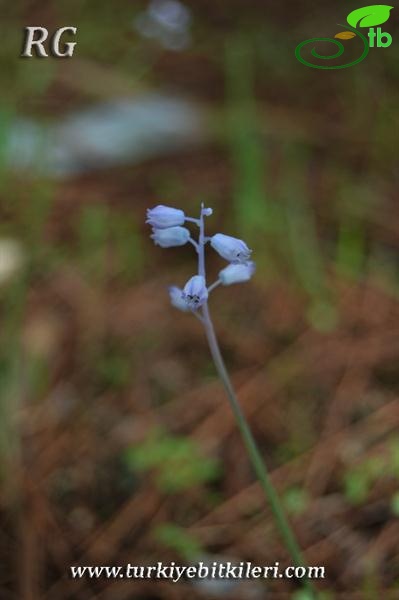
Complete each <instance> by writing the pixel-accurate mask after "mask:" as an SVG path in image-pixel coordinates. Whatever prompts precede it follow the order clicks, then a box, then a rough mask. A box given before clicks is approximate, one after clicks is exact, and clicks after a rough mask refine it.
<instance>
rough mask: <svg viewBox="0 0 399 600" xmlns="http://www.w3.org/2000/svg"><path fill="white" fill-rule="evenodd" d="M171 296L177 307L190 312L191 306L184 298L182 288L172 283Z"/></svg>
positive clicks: (171, 300)
mask: <svg viewBox="0 0 399 600" xmlns="http://www.w3.org/2000/svg"><path fill="white" fill-rule="evenodd" d="M169 297H170V302H171V304H172V305H173V306H174V307H175V308H178V309H179V310H182V311H183V312H189V310H190V308H189V306H188V304H187V302H186V301H185V300H184V298H183V290H182V289H180V288H178V287H176V286H175V285H172V286H171V287H170V288H169Z"/></svg>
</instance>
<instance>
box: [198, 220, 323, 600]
mask: <svg viewBox="0 0 399 600" xmlns="http://www.w3.org/2000/svg"><path fill="white" fill-rule="evenodd" d="M199 229H200V232H199V249H198V271H199V274H200V275H202V276H203V277H205V252H204V245H205V243H204V240H205V237H204V217H203V214H202V209H201V219H200V223H199ZM202 323H203V325H204V328H205V333H206V337H207V340H208V344H209V349H210V351H211V355H212V358H213V361H214V363H215V367H216V370H217V372H218V374H219V377H220V379H221V381H222V383H223V385H224V388H225V390H226V393H227V397H228V400H229V403H230V407H231V409H232V411H233V414H234V417H235V420H236V423H237V425H238V428H239V430H240V433H241V435H242V438H243V441H244V445H245V447H246V450H247V452H248V456H249V458H250V460H251V463H252V466H253V468H254V470H255V473H256V475H257V477H258V479H259V482H260V484H261V487H262V489H263V491H264V493H265V496H266V499H267V500H268V502H269V504H270V507H271V510H272V512H273V515H274V518H275V520H276V524H277V527H278V529H279V531H280V534H281V537H282V539H283V541H284V544H285V546H286V548H287V550H288V552H289V554H290V555H291V558H292V560H293V562H294V564H295V566H305V562H304V559H303V557H302V552H301V549H300V547H299V545H298V542H297V540H296V538H295V535H294V533H293V531H292V529H291V526H290V524H289V522H288V519H287V517H286V514H285V511H284V508H283V506H282V503H281V500H280V498H279V495H278V493H277V491H276V489H275V487H274V485H273V483H272V481H271V479H270V476H269V473H268V471H267V468H266V465H265V464H264V462H263V458H262V455H261V453H260V451H259V449H258V446H257V444H256V442H255V439H254V437H253V435H252V432H251V429H250V427H249V425H248V422H247V420H246V418H245V415H244V413H243V411H242V409H241V406H240V404H239V401H238V398H237V396H236V393H235V391H234V388H233V385H232V383H231V380H230V377H229V374H228V372H227V369H226V366H225V363H224V360H223V357H222V353H221V351H220V348H219V344H218V341H217V337H216V333H215V329H214V326H213V323H212V319H211V316H210V312H209V306H208V303H207V302H205V304H203V306H202ZM303 585H304V587H305V588H306V590H307V591H308V592H309V598H314V597H315V596H314V594H313V586H312V584H311V583H310V582H309V580H305V581H304V582H303Z"/></svg>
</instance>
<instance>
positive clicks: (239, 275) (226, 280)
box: [219, 261, 255, 285]
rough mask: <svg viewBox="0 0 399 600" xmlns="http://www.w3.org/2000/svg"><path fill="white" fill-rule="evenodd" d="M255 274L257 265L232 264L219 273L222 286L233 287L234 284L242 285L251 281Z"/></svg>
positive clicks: (249, 263)
mask: <svg viewBox="0 0 399 600" xmlns="http://www.w3.org/2000/svg"><path fill="white" fill-rule="evenodd" d="M254 273H255V263H254V262H252V261H249V262H247V263H231V264H230V265H228V266H227V267H226V268H224V269H223V270H222V271H220V273H219V279H220V282H221V283H222V285H231V284H232V283H242V282H243V281H249V280H250V279H251V277H252V275H253V274H254Z"/></svg>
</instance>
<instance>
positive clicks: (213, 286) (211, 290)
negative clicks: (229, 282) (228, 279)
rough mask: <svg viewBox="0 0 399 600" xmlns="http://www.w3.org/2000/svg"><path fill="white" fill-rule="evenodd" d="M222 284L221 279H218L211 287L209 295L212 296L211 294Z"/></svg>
mask: <svg viewBox="0 0 399 600" xmlns="http://www.w3.org/2000/svg"><path fill="white" fill-rule="evenodd" d="M221 283H222V282H221V281H220V279H217V280H216V281H215V282H214V283H212V285H210V286H209V288H208V294H210V293H211V292H213V290H214V289H215V288H216V287H217V286H218V285H220V284H221Z"/></svg>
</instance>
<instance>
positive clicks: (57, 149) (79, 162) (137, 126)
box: [5, 93, 206, 177]
mask: <svg viewBox="0 0 399 600" xmlns="http://www.w3.org/2000/svg"><path fill="white" fill-rule="evenodd" d="M205 130H206V128H205V126H204V119H203V115H202V113H201V112H200V110H199V109H198V108H197V107H196V106H195V105H194V104H192V103H191V102H189V101H186V100H184V99H182V98H177V97H174V96H169V95H164V94H156V93H148V94H143V95H141V96H137V97H133V98H121V99H115V100H111V101H108V102H103V103H100V104H96V105H94V106H92V107H89V108H85V109H82V110H80V111H76V112H74V113H71V114H69V115H67V116H66V117H64V118H63V119H61V120H60V121H59V122H55V123H54V124H50V125H48V124H47V125H44V124H41V123H37V122H34V121H31V120H28V119H18V120H17V121H16V122H15V123H13V124H12V125H11V127H10V131H9V134H8V139H7V141H6V148H5V153H6V159H7V162H8V166H9V167H10V168H12V169H16V170H22V169H29V170H36V171H38V172H40V173H42V174H45V175H50V176H58V177H65V176H71V175H75V174H78V173H84V172H87V171H92V170H96V169H101V168H106V167H110V166H113V165H120V164H133V163H138V162H140V161H142V160H145V159H148V158H152V157H154V156H158V155H164V154H169V153H171V152H174V151H176V150H179V149H181V148H185V147H187V146H188V145H190V144H193V143H196V142H198V141H200V140H201V139H202V138H203V136H204V131H205Z"/></svg>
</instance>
